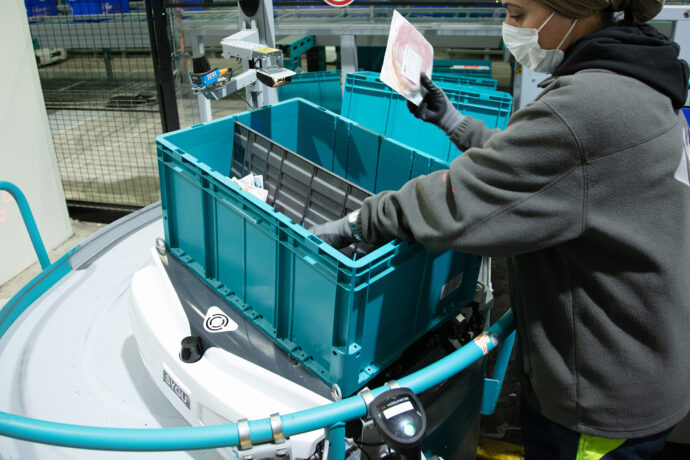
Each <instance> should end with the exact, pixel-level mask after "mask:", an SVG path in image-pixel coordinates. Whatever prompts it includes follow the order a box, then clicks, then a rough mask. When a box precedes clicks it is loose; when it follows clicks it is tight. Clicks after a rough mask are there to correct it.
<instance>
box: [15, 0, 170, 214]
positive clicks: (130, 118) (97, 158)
mask: <svg viewBox="0 0 690 460" xmlns="http://www.w3.org/2000/svg"><path fill="white" fill-rule="evenodd" d="M113 5H115V6H113ZM125 5H126V7H125ZM30 6H31V2H29V4H28V5H27V8H28V14H29V28H30V32H31V36H32V39H33V42H34V49H35V54H36V61H37V64H38V66H39V76H40V80H41V86H42V89H43V97H44V99H45V104H46V108H47V110H48V119H49V122H50V128H51V132H52V136H53V143H54V146H55V153H56V156H57V163H58V166H59V169H60V175H61V177H62V183H63V188H64V190H65V196H66V198H67V201H68V204H70V205H73V206H87V207H96V208H104V209H134V208H138V207H141V206H145V205H148V204H150V203H152V202H154V201H156V200H158V199H159V198H160V191H159V187H158V174H157V164H156V149H155V136H156V135H157V134H160V133H161V132H162V129H161V120H160V115H159V107H158V100H157V93H156V80H155V75H154V71H153V63H152V59H151V49H150V40H149V31H148V23H147V19H146V12H145V10H144V2H143V1H134V0H130V1H129V2H126V0H125V1H123V2H122V4H119V3H118V2H116V1H112V0H111V1H109V2H99V1H95V0H69V1H68V0H58V1H57V2H55V7H56V8H55V10H53V11H50V9H49V11H47V12H45V11H39V12H38V14H36V13H37V12H36V11H35V10H34V11H32V10H31V8H30ZM32 13H34V14H32ZM45 13H47V14H45ZM51 13H54V14H51Z"/></svg>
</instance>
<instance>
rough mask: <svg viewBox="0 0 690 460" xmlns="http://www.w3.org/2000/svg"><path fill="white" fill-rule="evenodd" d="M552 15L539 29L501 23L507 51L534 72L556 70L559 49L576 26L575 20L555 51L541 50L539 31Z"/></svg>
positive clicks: (559, 54)
mask: <svg viewBox="0 0 690 460" xmlns="http://www.w3.org/2000/svg"><path fill="white" fill-rule="evenodd" d="M554 14H556V13H555V12H554V13H551V16H549V17H548V18H547V19H546V21H544V24H542V25H541V27H539V29H526V28H522V27H515V26H511V25H508V24H506V23H505V22H504V23H503V43H505V45H506V47H507V48H508V51H510V53H511V54H512V55H513V56H515V60H516V61H518V62H519V63H520V64H522V65H524V66H525V67H527V68H530V69H532V70H534V71H535V72H542V73H553V71H554V70H556V67H558V65H559V64H560V63H561V62H562V61H563V51H562V50H561V49H559V48H560V47H561V45H562V44H563V42H564V41H565V39H566V38H568V35H570V32H572V30H573V27H575V24H577V19H576V20H575V21H574V22H573V25H571V26H570V29H568V32H566V34H565V37H563V40H561V42H560V43H559V44H558V46H557V47H556V49H554V50H545V49H542V48H541V46H539V31H541V29H543V28H544V26H545V25H546V24H547V23H548V22H549V21H550V20H551V18H552V17H553V15H554Z"/></svg>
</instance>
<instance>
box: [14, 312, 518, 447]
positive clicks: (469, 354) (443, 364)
mask: <svg viewBox="0 0 690 460" xmlns="http://www.w3.org/2000/svg"><path fill="white" fill-rule="evenodd" d="M514 329H515V320H514V317H513V312H512V311H508V312H507V313H506V314H505V315H503V317H502V318H501V319H499V320H498V321H497V322H496V323H494V324H493V325H492V326H491V327H490V328H489V330H488V331H487V332H486V333H485V334H482V335H481V336H480V337H478V338H477V339H475V340H474V341H472V342H470V343H468V344H466V345H465V346H463V347H462V348H460V349H459V350H457V351H455V352H453V353H452V354H450V355H448V356H446V357H445V358H443V359H441V360H439V361H437V362H435V363H434V364H431V365H430V366H427V367H426V368H424V369H422V370H420V371H417V372H415V373H413V374H411V375H408V376H407V377H404V378H402V379H400V381H399V383H400V385H401V386H405V387H408V388H410V389H412V390H413V391H414V392H415V393H420V392H423V391H425V390H427V389H429V388H431V387H432V386H434V385H436V384H438V383H440V382H442V381H443V380H445V379H447V378H449V377H451V376H452V375H454V374H456V373H458V372H460V371H462V370H463V369H465V368H466V367H467V366H469V365H470V364H472V363H473V362H474V361H476V360H477V359H479V358H481V357H482V356H484V355H485V354H487V353H489V352H490V351H492V350H493V349H494V348H496V347H497V346H498V345H499V344H500V342H501V341H503V340H505V339H506V337H508V335H509V334H511V333H512V331H513V330H514ZM482 337H483V338H482ZM387 389H388V387H385V386H383V387H379V388H376V389H374V390H372V394H373V395H374V396H376V395H378V394H380V393H382V392H384V391H386V390H387ZM366 412H367V408H366V405H365V403H364V400H363V399H362V398H361V397H360V396H359V395H354V396H350V397H349V398H347V399H343V400H341V401H336V402H333V403H330V404H327V405H325V406H320V407H315V408H312V409H307V410H303V411H300V412H295V413H293V414H287V415H283V416H281V420H282V421H283V431H284V433H285V436H292V435H295V434H298V433H303V432H307V431H313V430H316V429H320V428H327V427H330V426H333V425H334V424H336V423H339V422H343V421H347V420H351V419H354V418H357V417H362V416H364V415H365V414H366ZM237 428H238V427H237V424H236V423H230V424H226V425H213V426H201V427H184V428H156V429H139V428H105V427H91V426H82V425H68V424H63V423H56V422H49V421H45V420H38V419H32V418H28V417H22V416H19V415H14V414H8V413H5V412H0V435H3V436H9V437H13V438H18V439H23V440H26V441H32V442H39V443H44V444H53V445H59V446H66V447H76V448H82V449H98V450H118V451H172V450H195V449H213V448H218V447H224V446H236V445H237V444H238V443H239V436H238V430H237ZM249 430H250V433H251V439H252V442H254V443H255V444H259V443H264V442H271V441H272V440H273V430H272V428H271V422H270V419H268V418H266V419H261V420H254V421H250V422H249Z"/></svg>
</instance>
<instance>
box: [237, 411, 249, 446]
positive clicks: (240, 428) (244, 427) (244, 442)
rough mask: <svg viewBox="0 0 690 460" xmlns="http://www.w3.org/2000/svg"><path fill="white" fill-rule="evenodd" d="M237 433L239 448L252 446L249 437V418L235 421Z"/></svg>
mask: <svg viewBox="0 0 690 460" xmlns="http://www.w3.org/2000/svg"><path fill="white" fill-rule="evenodd" d="M237 434H238V436H239V438H240V450H247V449H251V448H252V440H251V439H249V420H247V419H246V418H243V419H241V420H238V421H237Z"/></svg>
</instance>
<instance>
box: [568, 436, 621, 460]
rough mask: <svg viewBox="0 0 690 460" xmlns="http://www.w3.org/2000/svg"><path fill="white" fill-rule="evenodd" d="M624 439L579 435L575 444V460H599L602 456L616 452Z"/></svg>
mask: <svg viewBox="0 0 690 460" xmlns="http://www.w3.org/2000/svg"><path fill="white" fill-rule="evenodd" d="M624 442H625V439H607V438H598V437H596V436H588V435H586V434H582V435H580V441H579V442H578V443H577V456H576V457H575V459H576V460H600V459H601V458H602V457H603V456H604V455H606V454H608V453H609V452H611V451H613V450H616V449H617V448H618V447H620V446H621V444H623V443H624Z"/></svg>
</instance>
